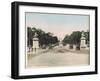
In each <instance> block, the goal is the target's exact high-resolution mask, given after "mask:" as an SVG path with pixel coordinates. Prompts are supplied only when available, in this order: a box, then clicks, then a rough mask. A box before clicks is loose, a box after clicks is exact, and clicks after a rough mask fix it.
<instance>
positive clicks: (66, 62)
mask: <svg viewBox="0 0 100 81" xmlns="http://www.w3.org/2000/svg"><path fill="white" fill-rule="evenodd" d="M27 64H28V65H27V67H29V68H30V67H32V68H33V67H50V66H77V65H88V64H89V53H88V52H87V53H84V52H82V53H81V52H79V53H77V51H75V52H74V51H69V50H67V49H66V48H64V47H55V48H53V49H51V50H48V51H46V52H42V53H40V54H36V55H34V54H29V55H28V63H27Z"/></svg>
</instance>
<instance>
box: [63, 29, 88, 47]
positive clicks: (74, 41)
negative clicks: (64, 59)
mask: <svg viewBox="0 0 100 81" xmlns="http://www.w3.org/2000/svg"><path fill="white" fill-rule="evenodd" d="M81 34H82V32H80V31H74V32H72V34H71V35H66V36H65V37H64V39H63V45H66V44H70V48H73V45H76V49H80V39H81ZM84 34H85V38H86V43H87V44H88V43H89V32H88V31H87V32H84Z"/></svg>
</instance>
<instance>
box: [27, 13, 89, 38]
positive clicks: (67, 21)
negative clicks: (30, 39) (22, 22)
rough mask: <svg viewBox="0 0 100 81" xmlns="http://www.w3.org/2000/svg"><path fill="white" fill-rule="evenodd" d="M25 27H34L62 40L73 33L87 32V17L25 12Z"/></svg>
mask: <svg viewBox="0 0 100 81" xmlns="http://www.w3.org/2000/svg"><path fill="white" fill-rule="evenodd" d="M25 14H26V15H25V16H26V27H36V28H39V29H42V30H43V31H45V32H51V33H53V34H54V36H57V37H58V38H60V39H63V38H64V36H65V35H66V34H71V33H72V32H73V31H87V30H89V16H88V15H78V14H54V13H52V14H50V13H34V12H32V13H31V12H26V13H25Z"/></svg>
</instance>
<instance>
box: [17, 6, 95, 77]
mask: <svg viewBox="0 0 100 81" xmlns="http://www.w3.org/2000/svg"><path fill="white" fill-rule="evenodd" d="M55 11H56V12H55ZM25 12H43V13H62V14H84V15H90V40H91V41H90V45H91V46H90V54H91V55H90V65H89V66H78V67H74V66H73V67H57V68H56V67H52V68H49V67H48V68H36V69H25ZM19 39H20V40H19V75H20V76H23V75H39V74H53V73H73V72H87V71H95V12H94V10H86V9H71V8H70V9H69V8H52V7H39V6H38V7H37V6H20V7H19ZM26 59H27V58H26Z"/></svg>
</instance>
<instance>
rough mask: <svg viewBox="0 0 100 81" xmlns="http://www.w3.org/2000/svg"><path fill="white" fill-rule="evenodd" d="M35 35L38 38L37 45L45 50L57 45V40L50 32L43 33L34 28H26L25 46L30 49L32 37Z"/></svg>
mask: <svg viewBox="0 0 100 81" xmlns="http://www.w3.org/2000/svg"><path fill="white" fill-rule="evenodd" d="M35 33H37V35H38V38H39V45H40V47H41V48H46V47H48V46H51V45H52V44H57V43H58V38H57V37H56V36H53V34H52V33H50V32H47V33H46V32H44V31H43V30H41V29H36V28H35V27H33V28H31V27H28V28H27V38H28V40H27V44H28V45H27V46H31V47H32V41H33V37H34V35H35Z"/></svg>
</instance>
